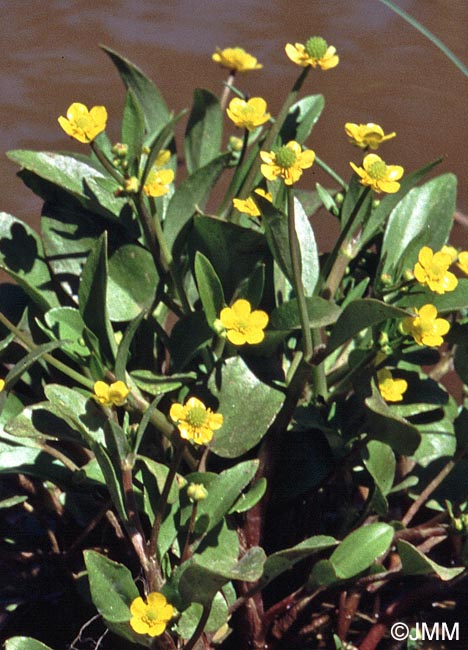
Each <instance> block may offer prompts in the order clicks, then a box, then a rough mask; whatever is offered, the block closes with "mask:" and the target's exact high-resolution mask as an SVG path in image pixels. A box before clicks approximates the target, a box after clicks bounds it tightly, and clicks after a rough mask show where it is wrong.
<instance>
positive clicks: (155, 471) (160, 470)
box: [137, 455, 179, 503]
mask: <svg viewBox="0 0 468 650" xmlns="http://www.w3.org/2000/svg"><path fill="white" fill-rule="evenodd" d="M137 459H138V460H139V461H141V462H142V463H144V465H145V467H146V468H147V470H148V471H149V472H150V474H152V475H153V476H154V478H155V479H156V484H157V486H158V490H159V494H162V492H163V489H164V485H165V483H166V478H167V475H168V474H169V468H168V467H167V466H166V465H163V463H157V462H156V461H155V460H153V459H152V458H148V457H147V456H140V455H138V456H137ZM178 496H179V488H178V487H177V482H176V481H173V483H172V485H171V489H170V490H169V495H168V497H167V502H168V503H174V502H175V501H177V498H178Z"/></svg>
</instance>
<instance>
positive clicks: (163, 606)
mask: <svg viewBox="0 0 468 650" xmlns="http://www.w3.org/2000/svg"><path fill="white" fill-rule="evenodd" d="M130 613H131V615H132V618H131V619H130V625H131V627H132V630H133V631H134V632H136V633H137V634H148V635H149V636H160V635H161V634H162V633H163V632H164V630H165V629H166V627H167V624H168V622H169V621H170V620H171V618H172V617H173V616H174V607H173V606H172V605H171V604H170V603H168V602H167V600H166V597H165V596H163V594H160V593H159V592H157V591H152V592H151V593H149V594H148V596H147V599H146V602H145V601H144V600H143V598H141V597H140V596H138V598H135V600H133V601H132V604H131V605H130Z"/></svg>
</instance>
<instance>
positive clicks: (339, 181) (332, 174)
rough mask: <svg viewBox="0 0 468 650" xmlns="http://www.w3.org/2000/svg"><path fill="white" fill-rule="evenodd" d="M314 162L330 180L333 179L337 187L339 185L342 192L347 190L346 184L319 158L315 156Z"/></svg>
mask: <svg viewBox="0 0 468 650" xmlns="http://www.w3.org/2000/svg"><path fill="white" fill-rule="evenodd" d="M315 162H316V163H317V165H318V166H319V167H320V168H321V169H323V171H324V172H326V173H327V174H328V175H329V176H330V177H331V178H333V180H334V181H336V182H337V183H338V185H341V187H342V188H343V189H344V190H346V191H347V190H348V184H347V183H346V182H345V181H344V180H343V179H342V178H341V176H339V175H338V174H337V173H336V171H335V170H334V169H332V168H331V167H329V166H328V165H327V164H326V163H325V162H324V161H323V160H322V159H321V158H319V157H318V156H317V154H315Z"/></svg>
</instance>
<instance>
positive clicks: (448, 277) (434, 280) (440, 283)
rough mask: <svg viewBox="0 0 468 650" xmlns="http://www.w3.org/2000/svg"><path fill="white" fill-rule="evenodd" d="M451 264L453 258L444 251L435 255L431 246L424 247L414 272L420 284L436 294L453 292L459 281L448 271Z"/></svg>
mask: <svg viewBox="0 0 468 650" xmlns="http://www.w3.org/2000/svg"><path fill="white" fill-rule="evenodd" d="M451 263H452V257H451V256H450V255H449V254H448V253H443V252H442V251H439V252H438V253H434V252H433V251H432V249H431V248H429V246H423V247H422V248H421V250H420V251H419V255H418V261H417V263H416V264H415V267H414V270H413V272H414V277H415V278H416V280H417V281H418V282H419V283H420V284H423V285H426V286H427V287H429V289H430V290H431V291H435V292H436V293H440V294H442V293H445V292H446V291H453V290H454V289H455V288H456V286H457V284H458V280H457V278H456V277H455V276H454V274H453V273H450V271H448V267H449V266H450V264H451Z"/></svg>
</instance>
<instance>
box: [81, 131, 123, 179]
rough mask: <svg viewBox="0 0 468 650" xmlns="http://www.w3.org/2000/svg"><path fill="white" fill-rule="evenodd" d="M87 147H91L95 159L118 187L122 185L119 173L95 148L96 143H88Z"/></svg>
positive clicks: (99, 150)
mask: <svg viewBox="0 0 468 650" xmlns="http://www.w3.org/2000/svg"><path fill="white" fill-rule="evenodd" d="M89 146H90V147H91V149H92V151H93V153H94V154H95V156H96V158H97V159H98V160H99V162H100V163H101V165H102V166H103V167H104V169H105V170H106V171H108V172H109V174H110V175H111V176H112V178H114V179H115V180H116V181H117V183H118V184H119V185H123V178H122V176H121V175H120V174H119V172H118V171H117V170H116V169H115V167H114V166H113V165H112V163H111V162H110V160H108V159H107V158H106V156H105V155H104V153H103V152H102V151H101V149H100V148H99V147H98V146H97V144H96V142H95V141H94V140H93V141H92V142H90V143H89Z"/></svg>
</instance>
